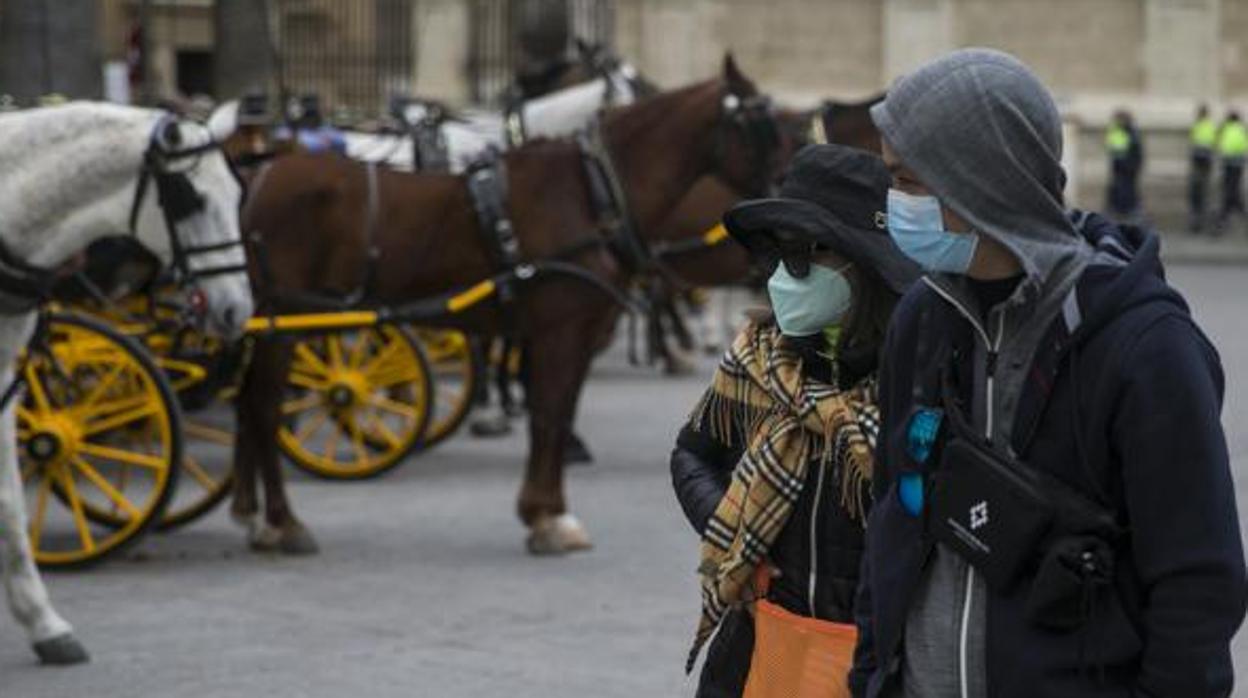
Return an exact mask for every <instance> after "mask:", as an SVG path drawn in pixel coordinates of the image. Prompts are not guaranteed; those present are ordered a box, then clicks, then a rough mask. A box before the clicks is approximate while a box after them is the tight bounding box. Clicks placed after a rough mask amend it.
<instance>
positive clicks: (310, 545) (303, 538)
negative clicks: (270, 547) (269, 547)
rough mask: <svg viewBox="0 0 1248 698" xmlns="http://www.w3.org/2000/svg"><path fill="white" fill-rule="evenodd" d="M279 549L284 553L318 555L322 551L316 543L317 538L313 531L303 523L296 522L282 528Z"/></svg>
mask: <svg viewBox="0 0 1248 698" xmlns="http://www.w3.org/2000/svg"><path fill="white" fill-rule="evenodd" d="M277 549H278V551H280V552H281V553H282V554H283V555H316V554H317V553H319V552H321V547H320V546H319V545H317V544H316V539H315V538H313V537H312V532H311V531H309V530H308V529H307V528H306V527H305V526H304V525H303V524H301V523H296V524H294V525H292V526H288V527H287V528H285V529H283V530H282V537H281V539H280V540H279V541H278V544H277Z"/></svg>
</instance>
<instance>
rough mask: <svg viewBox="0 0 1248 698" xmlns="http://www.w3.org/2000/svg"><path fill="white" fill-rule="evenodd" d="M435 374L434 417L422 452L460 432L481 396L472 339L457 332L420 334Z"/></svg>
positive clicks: (432, 331) (421, 332)
mask: <svg viewBox="0 0 1248 698" xmlns="http://www.w3.org/2000/svg"><path fill="white" fill-rule="evenodd" d="M416 338H417V339H419V340H420V343H421V345H422V346H423V347H424V348H425V355H426V356H428V358H429V366H430V368H431V369H432V372H433V382H434V386H433V416H432V417H431V419H430V422H429V432H428V433H427V434H425V441H424V443H423V444H422V446H421V448H424V449H428V448H432V447H433V446H436V445H437V444H439V443H441V442H442V441H443V440H445V439H446V438H447V437H449V436H451V435H452V434H454V433H455V432H456V431H458V430H459V427H460V425H461V424H463V423H464V419H466V418H467V417H468V413H469V412H471V411H472V401H473V398H474V396H475V395H476V392H477V377H478V376H479V375H480V367H478V366H477V365H476V364H477V355H476V353H475V352H473V350H472V345H471V344H470V342H469V340H468V337H467V336H465V335H464V334H463V333H462V332H457V331H455V330H435V329H427V328H421V329H417V330H416Z"/></svg>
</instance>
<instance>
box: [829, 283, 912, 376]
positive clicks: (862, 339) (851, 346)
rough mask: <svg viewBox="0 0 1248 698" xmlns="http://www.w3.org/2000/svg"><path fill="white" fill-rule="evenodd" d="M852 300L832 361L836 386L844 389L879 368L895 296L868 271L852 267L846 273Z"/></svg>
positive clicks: (896, 297)
mask: <svg viewBox="0 0 1248 698" xmlns="http://www.w3.org/2000/svg"><path fill="white" fill-rule="evenodd" d="M846 276H847V277H848V278H849V285H850V288H851V289H852V291H853V300H852V301H851V303H850V306H849V310H848V311H846V313H845V318H844V320H843V321H842V322H841V333H840V338H839V339H838V340H837V346H836V359H837V362H838V363H839V364H840V365H839V369H840V370H839V371H838V372H837V374H838V376H839V382H840V387H842V388H847V387H849V386H851V385H853V384H855V383H857V382H858V381H860V380H862V379H863V378H865V377H866V376H868V375H870V374H872V373H874V372H875V370H876V369H877V368H878V367H879V365H880V351H881V350H882V349H883V348H884V335H885V333H887V332H888V322H889V319H890V318H891V317H892V315H893V308H894V307H896V305H897V300H898V296H897V294H896V293H894V292H893V290H892V289H891V288H889V286H888V284H885V283H884V280H883V279H881V278H880V277H879V275H878V274H876V273H875V272H874V271H872V270H867V269H863V268H862V267H861V266H860V265H857V264H855V265H853V266H851V267H850V268H849V269H847V270H846Z"/></svg>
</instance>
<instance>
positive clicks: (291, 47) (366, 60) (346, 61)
mask: <svg viewBox="0 0 1248 698" xmlns="http://www.w3.org/2000/svg"><path fill="white" fill-rule="evenodd" d="M272 2H273V3H274V4H273V9H274V14H275V19H276V23H277V26H276V32H275V34H276V38H277V47H278V55H279V57H280V66H279V71H280V73H281V76H280V80H281V82H282V83H284V86H285V87H286V89H287V90H288V91H289V93H290V94H292V95H298V94H302V93H316V94H318V95H319V96H320V98H321V104H322V107H323V109H324V110H325V112H326V113H327V114H330V113H334V112H337V113H339V114H340V115H342V116H344V117H346V118H359V117H360V116H371V115H374V114H377V113H380V112H382V111H383V110H384V109H385V105H386V102H387V101H388V100H389V98H390V96H391V95H392V94H397V93H405V92H407V91H410V87H411V79H412V71H413V62H414V56H415V55H416V50H417V47H416V46H415V44H414V42H415V41H416V32H415V31H414V30H413V29H414V28H413V26H412V22H413V14H414V13H413V5H414V4H415V0H352V2H341V1H337V0H272Z"/></svg>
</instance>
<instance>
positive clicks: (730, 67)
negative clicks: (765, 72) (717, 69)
mask: <svg viewBox="0 0 1248 698" xmlns="http://www.w3.org/2000/svg"><path fill="white" fill-rule="evenodd" d="M724 82H725V83H727V84H728V92H730V93H731V94H734V95H737V96H738V97H746V96H749V95H751V94H753V93H754V83H752V82H750V79H749V78H747V77H745V74H744V73H742V72H741V69H740V68H738V67H737V60H736V59H735V58H733V57H732V52H731V51H729V52H727V53H725V54H724Z"/></svg>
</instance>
